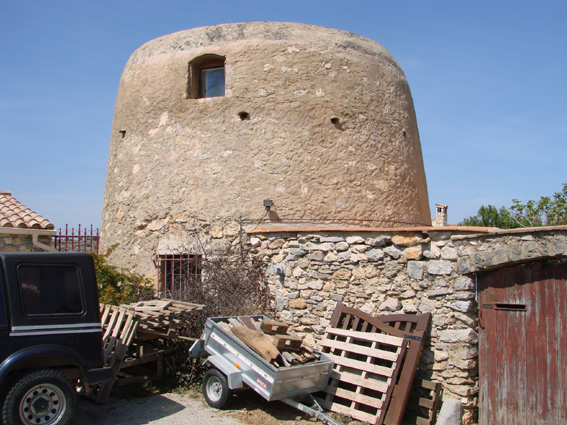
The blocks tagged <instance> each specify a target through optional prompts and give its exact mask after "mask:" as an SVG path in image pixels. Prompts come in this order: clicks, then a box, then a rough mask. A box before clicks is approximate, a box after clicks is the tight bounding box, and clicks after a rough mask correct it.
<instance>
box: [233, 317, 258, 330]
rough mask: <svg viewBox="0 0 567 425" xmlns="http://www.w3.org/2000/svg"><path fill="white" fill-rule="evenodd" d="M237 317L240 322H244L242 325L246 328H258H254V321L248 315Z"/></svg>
mask: <svg viewBox="0 0 567 425" xmlns="http://www.w3.org/2000/svg"><path fill="white" fill-rule="evenodd" d="M238 319H239V320H240V322H242V324H244V326H246V327H247V328H248V329H252V330H253V331H257V330H258V329H257V328H256V326H255V325H254V322H253V321H252V319H251V318H250V317H248V316H240V317H238Z"/></svg>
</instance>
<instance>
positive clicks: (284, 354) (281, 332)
mask: <svg viewBox="0 0 567 425" xmlns="http://www.w3.org/2000/svg"><path fill="white" fill-rule="evenodd" d="M218 325H219V326H220V327H221V328H222V329H224V330H225V331H226V332H228V333H230V334H232V335H234V336H235V337H236V338H238V339H239V340H241V341H242V342H243V343H244V344H246V345H247V346H248V347H250V348H251V349H252V350H253V351H255V352H256V353H257V354H258V355H260V356H261V357H262V358H263V359H264V360H266V361H267V362H270V363H271V364H272V365H274V366H275V367H278V368H280V367H290V366H295V365H299V364H304V363H308V362H314V361H318V360H319V359H320V358H321V357H320V355H319V354H317V353H315V352H314V351H313V348H311V347H309V346H307V345H306V344H305V343H304V342H303V339H302V338H300V337H298V336H296V335H289V334H288V333H287V329H288V327H289V325H287V324H286V323H284V322H277V321H274V320H258V319H254V318H253V317H249V316H242V317H231V318H228V319H227V320H226V322H218Z"/></svg>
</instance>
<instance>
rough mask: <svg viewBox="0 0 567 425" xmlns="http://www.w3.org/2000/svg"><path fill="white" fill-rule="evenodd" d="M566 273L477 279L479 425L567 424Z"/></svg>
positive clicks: (558, 268) (560, 269) (540, 269)
mask: <svg viewBox="0 0 567 425" xmlns="http://www.w3.org/2000/svg"><path fill="white" fill-rule="evenodd" d="M566 266H567V263H558V262H555V263H552V262H549V263H548V262H537V263H529V264H524V265H519V266H515V267H510V268H506V269H501V270H498V271H494V272H490V273H486V274H483V275H480V276H479V277H478V291H479V299H478V302H479V306H478V307H479V381H480V394H479V424H481V425H496V424H503V425H504V424H506V425H515V424H517V425H523V424H526V425H527V424H530V425H533V424H546V425H550V424H566V423H567V290H566V286H565V275H566Z"/></svg>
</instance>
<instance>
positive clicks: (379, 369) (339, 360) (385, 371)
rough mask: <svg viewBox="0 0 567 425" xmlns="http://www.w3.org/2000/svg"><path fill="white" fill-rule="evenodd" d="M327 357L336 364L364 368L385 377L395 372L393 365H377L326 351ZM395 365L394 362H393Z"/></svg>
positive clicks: (389, 376)
mask: <svg viewBox="0 0 567 425" xmlns="http://www.w3.org/2000/svg"><path fill="white" fill-rule="evenodd" d="M325 355H326V356H327V357H329V358H330V359H331V360H332V361H334V362H335V364H336V365H339V366H345V367H350V368H353V369H358V370H364V371H366V372H368V373H373V374H376V375H380V376H384V377H387V378H391V377H392V376H393V375H394V373H395V368H394V367H391V368H390V367H384V366H378V365H373V364H368V363H366V362H361V361H358V360H353V359H346V358H344V357H341V356H335V355H334V354H330V353H326V354H325ZM394 365H395V363H394Z"/></svg>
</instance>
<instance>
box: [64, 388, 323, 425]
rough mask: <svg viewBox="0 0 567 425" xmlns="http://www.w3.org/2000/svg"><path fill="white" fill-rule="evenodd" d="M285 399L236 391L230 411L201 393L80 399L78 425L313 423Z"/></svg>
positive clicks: (275, 424)
mask: <svg viewBox="0 0 567 425" xmlns="http://www.w3.org/2000/svg"><path fill="white" fill-rule="evenodd" d="M314 423H321V422H315V421H313V420H309V419H307V417H305V416H304V415H302V414H301V412H299V411H297V410H295V409H293V408H291V407H289V406H287V405H286V404H284V403H281V402H277V401H275V402H270V403H268V402H267V401H265V400H264V399H263V398H262V397H261V396H259V395H258V394H256V393H255V392H254V391H252V390H244V391H239V392H237V393H236V394H235V396H234V398H233V400H232V403H231V405H230V406H229V408H228V409H227V410H224V411H220V410H218V409H213V408H211V407H209V406H208V405H207V404H206V402H205V401H204V399H203V396H202V395H201V393H200V392H196V391H191V392H188V393H187V394H176V393H168V394H158V395H152V396H148V397H141V398H131V399H127V400H124V399H119V398H115V397H111V398H110V399H109V400H108V402H107V403H106V404H104V405H96V404H94V403H92V402H90V401H88V400H84V399H82V400H80V401H79V407H78V412H77V416H76V418H75V425H86V424H88V425H146V424H148V425H149V424H152V425H181V424H183V425H204V424H206V425H292V424H293V425H313V424H314Z"/></svg>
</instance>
